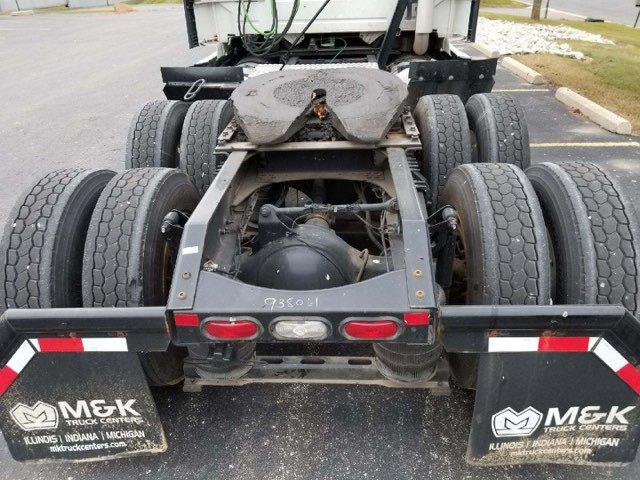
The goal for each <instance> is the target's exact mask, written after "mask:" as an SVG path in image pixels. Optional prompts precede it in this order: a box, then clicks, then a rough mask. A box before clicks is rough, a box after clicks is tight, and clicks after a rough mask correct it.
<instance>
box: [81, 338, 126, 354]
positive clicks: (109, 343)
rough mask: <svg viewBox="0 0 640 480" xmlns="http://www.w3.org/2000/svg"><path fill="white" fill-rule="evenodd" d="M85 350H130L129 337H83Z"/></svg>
mask: <svg viewBox="0 0 640 480" xmlns="http://www.w3.org/2000/svg"><path fill="white" fill-rule="evenodd" d="M82 346H83V347H84V351H85V352H128V351H129V347H128V346H127V339H126V338H124V337H117V338H83V339H82Z"/></svg>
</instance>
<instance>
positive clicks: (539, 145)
mask: <svg viewBox="0 0 640 480" xmlns="http://www.w3.org/2000/svg"><path fill="white" fill-rule="evenodd" d="M529 146H530V147H531V148H559V147H584V148H613V147H640V142H558V143H531V144H530V145H529Z"/></svg>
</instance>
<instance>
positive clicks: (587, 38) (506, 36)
mask: <svg viewBox="0 0 640 480" xmlns="http://www.w3.org/2000/svg"><path fill="white" fill-rule="evenodd" d="M559 39H563V40H577V41H582V42H593V43H603V44H613V42H612V41H611V40H608V39H606V38H604V37H603V36H602V35H595V34H593V33H588V32H583V31H582V30H577V29H575V28H571V27H566V26H564V25H558V26H554V25H540V24H528V23H516V22H507V21H504V20H489V19H487V18H484V17H480V18H479V19H478V32H477V36H476V41H478V42H479V43H483V44H485V45H487V46H488V47H490V48H491V50H494V51H498V52H500V53H501V54H502V55H510V54H513V53H552V54H554V55H562V56H565V57H573V58H577V59H578V60H582V59H584V58H585V55H584V54H583V53H582V52H578V51H575V50H572V49H571V47H570V46H569V44H567V43H558V42H557V40H559Z"/></svg>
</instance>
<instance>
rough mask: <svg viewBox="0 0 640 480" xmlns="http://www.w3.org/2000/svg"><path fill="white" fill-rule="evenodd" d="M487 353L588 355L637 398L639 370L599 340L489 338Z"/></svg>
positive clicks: (603, 340)
mask: <svg viewBox="0 0 640 480" xmlns="http://www.w3.org/2000/svg"><path fill="white" fill-rule="evenodd" d="M488 351H489V352H495V353H498V352H499V353H508V352H512V353H517V352H591V353H594V354H596V356H597V357H598V358H599V359H600V360H602V361H603V362H604V363H605V364H606V365H607V366H608V367H609V368H610V369H611V370H613V371H614V372H615V374H616V375H618V377H620V379H622V381H624V382H625V383H626V384H627V385H628V386H629V387H630V388H631V389H632V390H633V391H634V392H636V393H637V394H638V395H640V370H638V369H637V368H636V367H635V366H633V365H632V364H631V363H629V362H628V361H627V359H626V358H624V356H623V355H622V354H620V352H618V351H617V350H616V349H615V348H614V347H613V346H612V345H611V344H610V343H609V342H607V341H606V340H605V339H604V338H600V337H489V345H488Z"/></svg>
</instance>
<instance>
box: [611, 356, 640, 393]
mask: <svg viewBox="0 0 640 480" xmlns="http://www.w3.org/2000/svg"><path fill="white" fill-rule="evenodd" d="M616 373H617V374H618V376H619V377H620V378H621V379H622V380H624V382H625V383H626V384H627V385H629V386H630V387H631V389H632V390H633V391H635V392H636V393H637V394H638V395H640V372H639V371H638V369H637V368H636V367H634V366H633V365H631V364H630V363H627V364H626V365H625V366H624V367H622V368H621V369H620V370H618V371H617V372H616Z"/></svg>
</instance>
